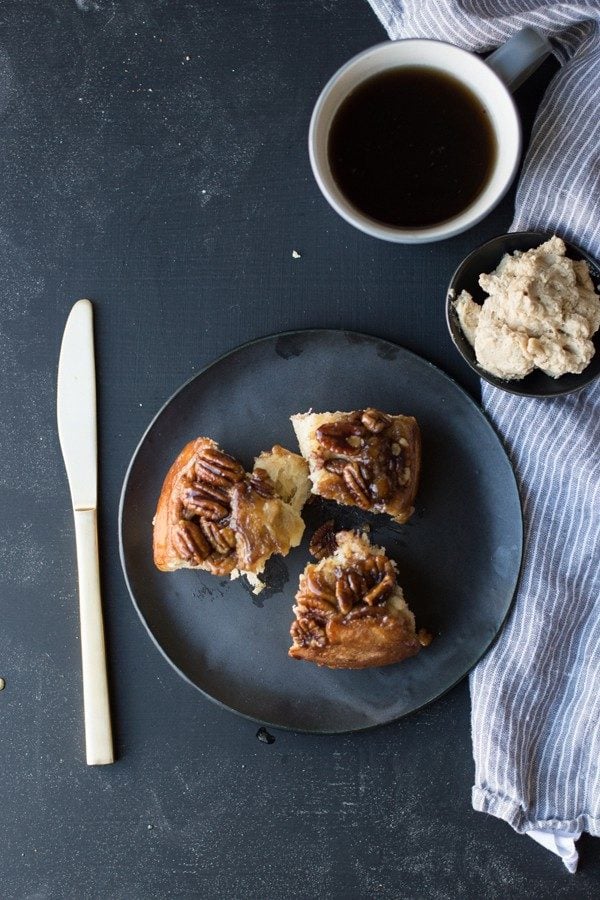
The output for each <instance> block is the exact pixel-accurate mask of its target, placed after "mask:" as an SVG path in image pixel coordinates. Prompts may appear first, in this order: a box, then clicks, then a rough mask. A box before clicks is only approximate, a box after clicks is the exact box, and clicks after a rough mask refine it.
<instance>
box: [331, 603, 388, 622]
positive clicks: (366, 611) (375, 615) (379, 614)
mask: <svg viewBox="0 0 600 900" xmlns="http://www.w3.org/2000/svg"><path fill="white" fill-rule="evenodd" d="M356 619H375V620H379V622H380V623H381V624H382V625H385V624H386V623H387V622H388V621H389V619H390V617H389V616H388V613H387V610H386V609H385V607H383V606H355V607H354V608H353V609H351V610H350V612H349V613H347V615H345V616H344V618H343V619H342V621H343V622H344V624H346V623H348V622H354V621H356Z"/></svg>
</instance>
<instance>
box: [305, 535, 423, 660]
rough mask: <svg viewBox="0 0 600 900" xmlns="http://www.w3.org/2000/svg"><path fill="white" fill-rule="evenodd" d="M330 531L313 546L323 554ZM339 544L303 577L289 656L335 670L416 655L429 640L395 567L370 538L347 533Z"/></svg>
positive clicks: (314, 540) (316, 537)
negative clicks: (417, 626) (418, 625)
mask: <svg viewBox="0 0 600 900" xmlns="http://www.w3.org/2000/svg"><path fill="white" fill-rule="evenodd" d="M326 524H327V525H328V526H329V523H326ZM324 529H325V526H322V528H321V529H319V530H318V531H317V532H316V533H315V535H314V537H313V540H312V541H311V546H312V545H313V544H314V545H315V549H316V550H317V555H319V554H320V553H321V552H322V550H323V548H324V547H331V531H330V530H324ZM335 544H336V546H335V549H334V550H333V552H332V553H331V554H330V555H327V556H322V557H321V558H320V561H319V562H318V563H309V565H307V567H306V569H305V570H304V572H303V574H302V575H301V576H300V585H299V588H298V592H297V594H296V605H295V606H294V612H295V614H296V620H295V621H294V622H293V623H292V627H291V630H290V634H291V636H292V641H293V643H292V646H291V648H290V650H289V655H290V656H292V657H294V658H295V659H304V660H309V661H311V662H316V663H317V664H318V665H320V666H328V667H329V668H332V669H364V668H367V667H370V666H386V665H389V664H390V663H396V662H400V660H403V659H406V658H407V657H409V656H414V655H415V654H416V653H418V652H419V650H420V648H421V647H422V646H425V645H426V644H427V643H428V642H429V636H428V635H427V634H426V633H425V632H419V633H418V634H417V633H416V631H415V619H414V616H413V614H412V612H411V611H410V610H409V608H408V606H407V605H406V602H405V600H404V596H403V594H402V589H401V588H400V586H399V585H398V582H397V572H396V565H395V563H394V562H393V561H392V560H391V559H388V557H387V556H386V555H385V552H384V550H383V548H382V547H375V546H373V545H372V544H371V543H370V542H369V540H368V538H367V536H366V535H365V534H359V533H357V532H354V531H341V532H339V533H338V534H337V535H335Z"/></svg>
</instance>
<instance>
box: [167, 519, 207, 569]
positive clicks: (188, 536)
mask: <svg viewBox="0 0 600 900" xmlns="http://www.w3.org/2000/svg"><path fill="white" fill-rule="evenodd" d="M173 545H174V547H175V550H176V551H177V555H178V556H179V557H181V559H185V560H186V561H187V562H190V563H192V564H193V565H195V566H199V565H200V564H201V563H202V562H203V561H204V560H205V559H206V557H207V556H209V555H210V545H209V543H208V541H207V540H206V538H205V537H204V535H203V534H202V531H201V530H200V527H199V526H198V525H196V523H195V522H188V521H187V520H186V519H180V520H179V522H178V523H177V525H176V527H175V531H174V533H173Z"/></svg>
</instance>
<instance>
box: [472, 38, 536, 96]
mask: <svg viewBox="0 0 600 900" xmlns="http://www.w3.org/2000/svg"><path fill="white" fill-rule="evenodd" d="M551 53H552V44H551V43H550V41H549V40H548V39H547V38H546V37H544V35H543V34H540V32H539V31H535V29H533V28H522V29H521V31H517V33H516V34H514V35H513V36H512V37H511V38H510V40H508V41H507V42H506V43H505V44H502V46H501V47H498V49H497V50H494V52H493V53H490V55H489V56H488V57H486V59H485V63H486V65H488V66H489V67H490V69H493V71H494V72H495V73H496V75H497V76H498V78H500V80H501V81H503V82H504V84H505V85H506V87H507V88H508V89H509V91H516V89H517V88H518V87H519V86H520V85H521V84H523V82H524V81H525V80H526V79H527V78H529V76H530V75H531V74H533V72H535V70H536V69H537V68H538V66H539V65H541V63H542V62H543V61H544V60H545V59H546V57H547V56H549V55H550V54H551Z"/></svg>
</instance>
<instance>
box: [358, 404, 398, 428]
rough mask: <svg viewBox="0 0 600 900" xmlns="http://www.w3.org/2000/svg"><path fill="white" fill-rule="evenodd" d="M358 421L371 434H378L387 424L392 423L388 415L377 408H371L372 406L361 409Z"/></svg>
mask: <svg viewBox="0 0 600 900" xmlns="http://www.w3.org/2000/svg"><path fill="white" fill-rule="evenodd" d="M360 421H361V422H362V424H363V425H364V426H365V428H366V429H367V431H370V432H371V434H380V433H381V432H382V431H383V430H384V429H386V428H387V427H388V425H391V424H392V420H391V418H390V416H388V415H386V414H385V413H382V412H381V411H380V410H378V409H373V407H369V408H368V409H365V410H363V413H362V416H361V417H360Z"/></svg>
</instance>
